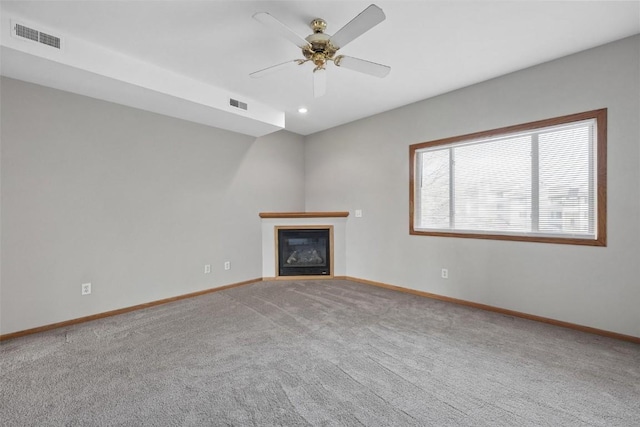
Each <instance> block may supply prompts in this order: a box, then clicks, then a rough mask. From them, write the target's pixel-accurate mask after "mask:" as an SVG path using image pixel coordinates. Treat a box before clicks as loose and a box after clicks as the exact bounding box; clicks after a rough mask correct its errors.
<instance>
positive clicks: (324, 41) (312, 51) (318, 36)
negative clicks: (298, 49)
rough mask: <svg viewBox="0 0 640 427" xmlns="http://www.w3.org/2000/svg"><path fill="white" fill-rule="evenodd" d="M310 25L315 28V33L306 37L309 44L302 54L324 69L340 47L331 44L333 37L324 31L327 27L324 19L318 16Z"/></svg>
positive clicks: (318, 67) (317, 67)
mask: <svg viewBox="0 0 640 427" xmlns="http://www.w3.org/2000/svg"><path fill="white" fill-rule="evenodd" d="M309 26H310V27H311V29H312V30H313V34H310V35H309V36H307V37H306V38H305V40H306V41H307V42H309V46H305V47H304V48H303V49H302V54H303V55H304V57H305V58H306V59H308V60H310V61H312V62H313V63H314V64H315V65H316V69H324V65H325V64H326V62H327V61H331V60H332V59H333V56H334V55H335V54H336V51H337V50H338V49H337V48H336V47H335V46H333V45H332V44H331V41H330V38H331V37H330V36H328V35H327V34H325V33H324V30H325V28H327V23H326V22H325V21H324V19H320V18H316V19H314V20H313V21H311V23H310V24H309Z"/></svg>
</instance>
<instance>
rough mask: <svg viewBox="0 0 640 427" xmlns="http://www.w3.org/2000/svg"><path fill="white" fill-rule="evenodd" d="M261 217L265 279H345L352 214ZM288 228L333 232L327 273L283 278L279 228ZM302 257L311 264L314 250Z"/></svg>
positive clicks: (263, 275) (284, 213)
mask: <svg viewBox="0 0 640 427" xmlns="http://www.w3.org/2000/svg"><path fill="white" fill-rule="evenodd" d="M259 215H260V218H261V222H262V277H263V278H264V279H265V280H295V279H296V278H300V279H314V280H316V279H330V278H342V277H346V274H347V271H346V270H347V269H346V227H347V219H348V216H349V212H346V211H339V212H338V211H331V212H260V214H259ZM285 228H289V229H302V230H309V229H311V230H313V229H329V230H331V231H330V234H329V239H330V240H329V255H328V257H327V259H328V262H329V265H328V267H329V268H328V274H323V273H322V271H320V273H319V274H317V275H306V274H305V275H298V276H293V275H291V276H289V275H285V276H283V275H280V271H279V270H280V269H279V255H278V252H279V250H278V229H285ZM316 250H317V249H316ZM303 255H304V256H305V257H306V259H307V260H309V261H310V260H311V259H316V258H315V256H314V255H313V252H312V251H309V252H305V253H304V254H303ZM289 256H290V255H289ZM287 259H288V257H287ZM292 261H293V260H292ZM316 261H317V259H316ZM285 262H286V260H285ZM285 274H287V273H285Z"/></svg>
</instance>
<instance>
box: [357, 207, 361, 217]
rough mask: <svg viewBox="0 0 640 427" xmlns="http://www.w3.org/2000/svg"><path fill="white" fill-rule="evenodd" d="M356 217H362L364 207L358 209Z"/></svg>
mask: <svg viewBox="0 0 640 427" xmlns="http://www.w3.org/2000/svg"><path fill="white" fill-rule="evenodd" d="M356 218H362V209H356Z"/></svg>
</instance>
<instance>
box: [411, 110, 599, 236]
mask: <svg viewBox="0 0 640 427" xmlns="http://www.w3.org/2000/svg"><path fill="white" fill-rule="evenodd" d="M605 121H606V110H597V111H594V112H588V113H581V114H577V115H572V116H567V117H562V118H557V119H551V120H546V121H542V122H535V123H530V124H526V125H518V126H514V127H510V128H505V129H502V130H498V131H495V130H494V131H489V132H482V133H478V134H473V135H469V136H467V137H455V138H449V139H445V140H440V141H433V142H427V143H422V144H416V145H413V146H411V161H412V163H411V166H412V168H411V169H412V176H411V178H412V180H411V187H412V188H411V196H412V200H411V207H412V208H413V209H412V213H411V215H412V216H411V233H412V234H427V235H452V236H455V237H481V238H504V239H511V240H535V241H549V242H553V243H559V242H560V241H558V239H561V241H562V242H564V243H577V244H594V245H604V243H605V240H604V239H605V230H606V229H605V227H604V225H605V224H604V218H605V215H604V206H605V205H604V194H605V192H604V191H603V189H604V185H605V180H606V169H605V167H606V165H605V164H599V162H604V161H605V156H606V151H605V143H606V141H605V140H606V133H605V132H604V131H605V130H606V123H605ZM598 186H600V189H601V191H600V192H598ZM598 194H600V198H599V197H598ZM599 222H600V223H599ZM566 240H571V241H566Z"/></svg>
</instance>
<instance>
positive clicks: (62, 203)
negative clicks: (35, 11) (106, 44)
mask: <svg viewBox="0 0 640 427" xmlns="http://www.w3.org/2000/svg"><path fill="white" fill-rule="evenodd" d="M0 89H1V93H2V105H1V107H2V122H1V125H2V130H1V135H0V136H1V138H2V154H1V161H2V164H1V166H2V173H1V184H2V192H1V197H2V217H1V220H2V236H1V238H2V240H1V244H2V259H1V265H2V272H1V288H0V322H1V324H0V331H1V333H2V334H6V333H11V332H14V331H19V330H24V329H28V328H33V327H37V326H42V325H46V324H50V323H54V322H59V321H64V320H68V319H73V318H78V317H82V316H87V315H91V314H95V313H100V312H104V311H108V310H113V309H118V308H122V307H127V306H131V305H136V304H140V303H145V302H149V301H154V300H158V299H162V298H167V297H172V296H176V295H182V294H186V293H189V292H195V291H199V290H203V289H209V288H214V287H217V286H221V285H226V284H230V283H235V282H239V281H243V280H248V279H253V278H258V277H261V275H262V253H261V248H262V246H261V223H260V218H259V217H258V212H261V211H287V210H291V211H295V210H303V207H304V144H303V138H302V137H300V136H298V135H295V134H291V133H288V132H278V133H275V134H272V135H269V136H266V137H262V138H258V139H255V138H253V137H247V136H243V135H239V134H235V133H232V132H227V131H223V130H219V129H214V128H210V127H206V126H202V125H197V124H194V123H189V122H186V121H182V120H178V119H172V118H168V117H165V116H160V115H156V114H152V113H148V112H144V111H141V110H136V109H132V108H127V107H123V106H120V105H116V104H111V103H107V102H102V101H98V100H95V99H91V98H87V97H82V96H78V95H73V94H70V93H66V92H61V91H57V90H53V89H49V88H44V87H41V86H36V85H32V84H29V83H24V82H20V81H17V80H11V79H6V78H3V79H2V81H1V87H0ZM227 260H228V261H231V266H232V268H231V270H229V271H224V269H223V265H224V261H227ZM205 264H211V266H212V273H211V274H204V265H205ZM84 282H91V283H92V287H93V292H92V294H91V295H89V296H81V295H80V285H81V284H82V283H84Z"/></svg>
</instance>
